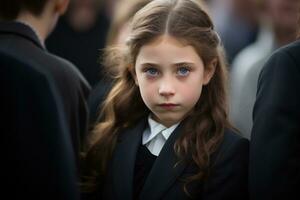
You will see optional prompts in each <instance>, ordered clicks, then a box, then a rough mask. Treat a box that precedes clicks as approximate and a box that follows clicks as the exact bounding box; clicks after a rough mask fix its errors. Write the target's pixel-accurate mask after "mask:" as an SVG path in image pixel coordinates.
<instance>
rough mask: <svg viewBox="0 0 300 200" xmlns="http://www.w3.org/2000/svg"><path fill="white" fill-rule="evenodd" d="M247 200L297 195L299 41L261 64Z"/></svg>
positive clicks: (299, 177)
mask: <svg viewBox="0 0 300 200" xmlns="http://www.w3.org/2000/svg"><path fill="white" fill-rule="evenodd" d="M249 170H250V171H249V181H250V182H249V188H250V189H249V191H250V197H251V199H253V200H254V199H255V200H260V199H264V200H268V199H287V197H288V196H294V197H296V199H299V198H300V193H299V189H300V40H298V41H296V42H294V43H292V44H290V45H288V46H285V47H282V48H281V49H279V50H277V51H276V52H275V53H274V54H273V55H272V56H271V57H270V59H269V60H268V62H267V63H266V64H265V66H264V68H263V70H262V72H261V74H260V77H259V80H258V90H257V97H256V102H255V106H254V110H253V129H252V135H251V144H250V165H249Z"/></svg>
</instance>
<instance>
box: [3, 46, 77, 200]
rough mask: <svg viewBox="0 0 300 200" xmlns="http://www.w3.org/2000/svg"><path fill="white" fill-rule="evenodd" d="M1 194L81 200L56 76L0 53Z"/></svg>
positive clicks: (26, 197) (19, 197) (6, 195)
mask: <svg viewBox="0 0 300 200" xmlns="http://www.w3.org/2000/svg"><path fill="white" fill-rule="evenodd" d="M0 58H1V60H0V76H1V78H0V87H1V109H0V110H1V114H2V117H1V126H0V133H1V141H0V151H1V165H0V168H1V169H0V177H1V181H2V186H1V189H0V191H1V195H2V197H6V198H8V199H34V200H40V199H45V200H48V199H49V200H50V199H51V200H53V199H56V200H66V199H70V200H77V199H79V189H78V186H77V174H76V166H75V157H74V154H73V153H74V152H73V148H72V145H71V139H70V134H69V130H68V126H67V124H66V121H65V116H64V112H62V110H63V109H62V102H61V101H60V99H59V96H58V94H57V90H56V87H55V86H54V84H53V80H52V79H51V77H49V76H46V75H45V74H43V73H41V72H39V71H37V70H35V69H34V68H32V67H31V66H29V65H27V64H25V63H23V62H20V61H19V60H17V59H15V58H14V57H11V56H9V55H7V54H5V53H4V52H1V51H0Z"/></svg>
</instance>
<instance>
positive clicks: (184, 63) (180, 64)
mask: <svg viewBox="0 0 300 200" xmlns="http://www.w3.org/2000/svg"><path fill="white" fill-rule="evenodd" d="M182 65H190V66H194V65H195V63H193V62H179V63H174V64H172V66H175V67H178V66H182ZM141 66H143V67H147V66H153V67H160V65H159V64H157V63H151V62H145V63H142V64H141Z"/></svg>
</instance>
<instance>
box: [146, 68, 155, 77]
mask: <svg viewBox="0 0 300 200" xmlns="http://www.w3.org/2000/svg"><path fill="white" fill-rule="evenodd" d="M145 72H146V74H147V75H149V76H157V75H158V70H157V69H155V68H148V69H146V70H145Z"/></svg>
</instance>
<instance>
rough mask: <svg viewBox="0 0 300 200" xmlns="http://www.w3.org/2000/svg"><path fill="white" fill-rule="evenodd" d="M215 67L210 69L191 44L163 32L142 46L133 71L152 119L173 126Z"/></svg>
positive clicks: (195, 97) (196, 96)
mask: <svg viewBox="0 0 300 200" xmlns="http://www.w3.org/2000/svg"><path fill="white" fill-rule="evenodd" d="M214 70H215V65H214V64H213V63H212V64H211V65H210V66H209V67H208V69H207V70H205V69H204V65H203V61H202V59H201V58H200V56H199V55H198V54H197V52H196V50H195V49H194V48H193V47H192V46H187V45H184V44H183V43H181V42H180V41H179V40H177V39H176V38H174V37H171V36H168V35H163V36H160V37H158V38H156V39H155V40H153V41H152V42H150V43H148V44H146V45H144V46H142V48H141V49H140V52H139V54H138V56H137V59H136V63H135V72H136V74H135V75H134V77H135V80H136V84H137V85H138V86H139V89H140V93H141V96H142V98H143V101H144V102H145V104H146V106H147V107H148V108H149V109H150V110H151V111H152V113H153V116H152V117H153V119H154V120H156V121H158V122H159V123H161V124H163V125H165V126H166V127H170V126H172V125H173V124H175V123H178V122H180V121H181V120H183V119H184V118H185V117H186V115H187V114H188V113H189V112H190V111H191V110H192V109H193V107H194V106H195V104H196V103H197V101H198V100H199V98H200V95H201V91H202V86H203V85H205V84H207V83H208V82H209V81H210V79H211V77H212V75H213V73H214Z"/></svg>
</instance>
